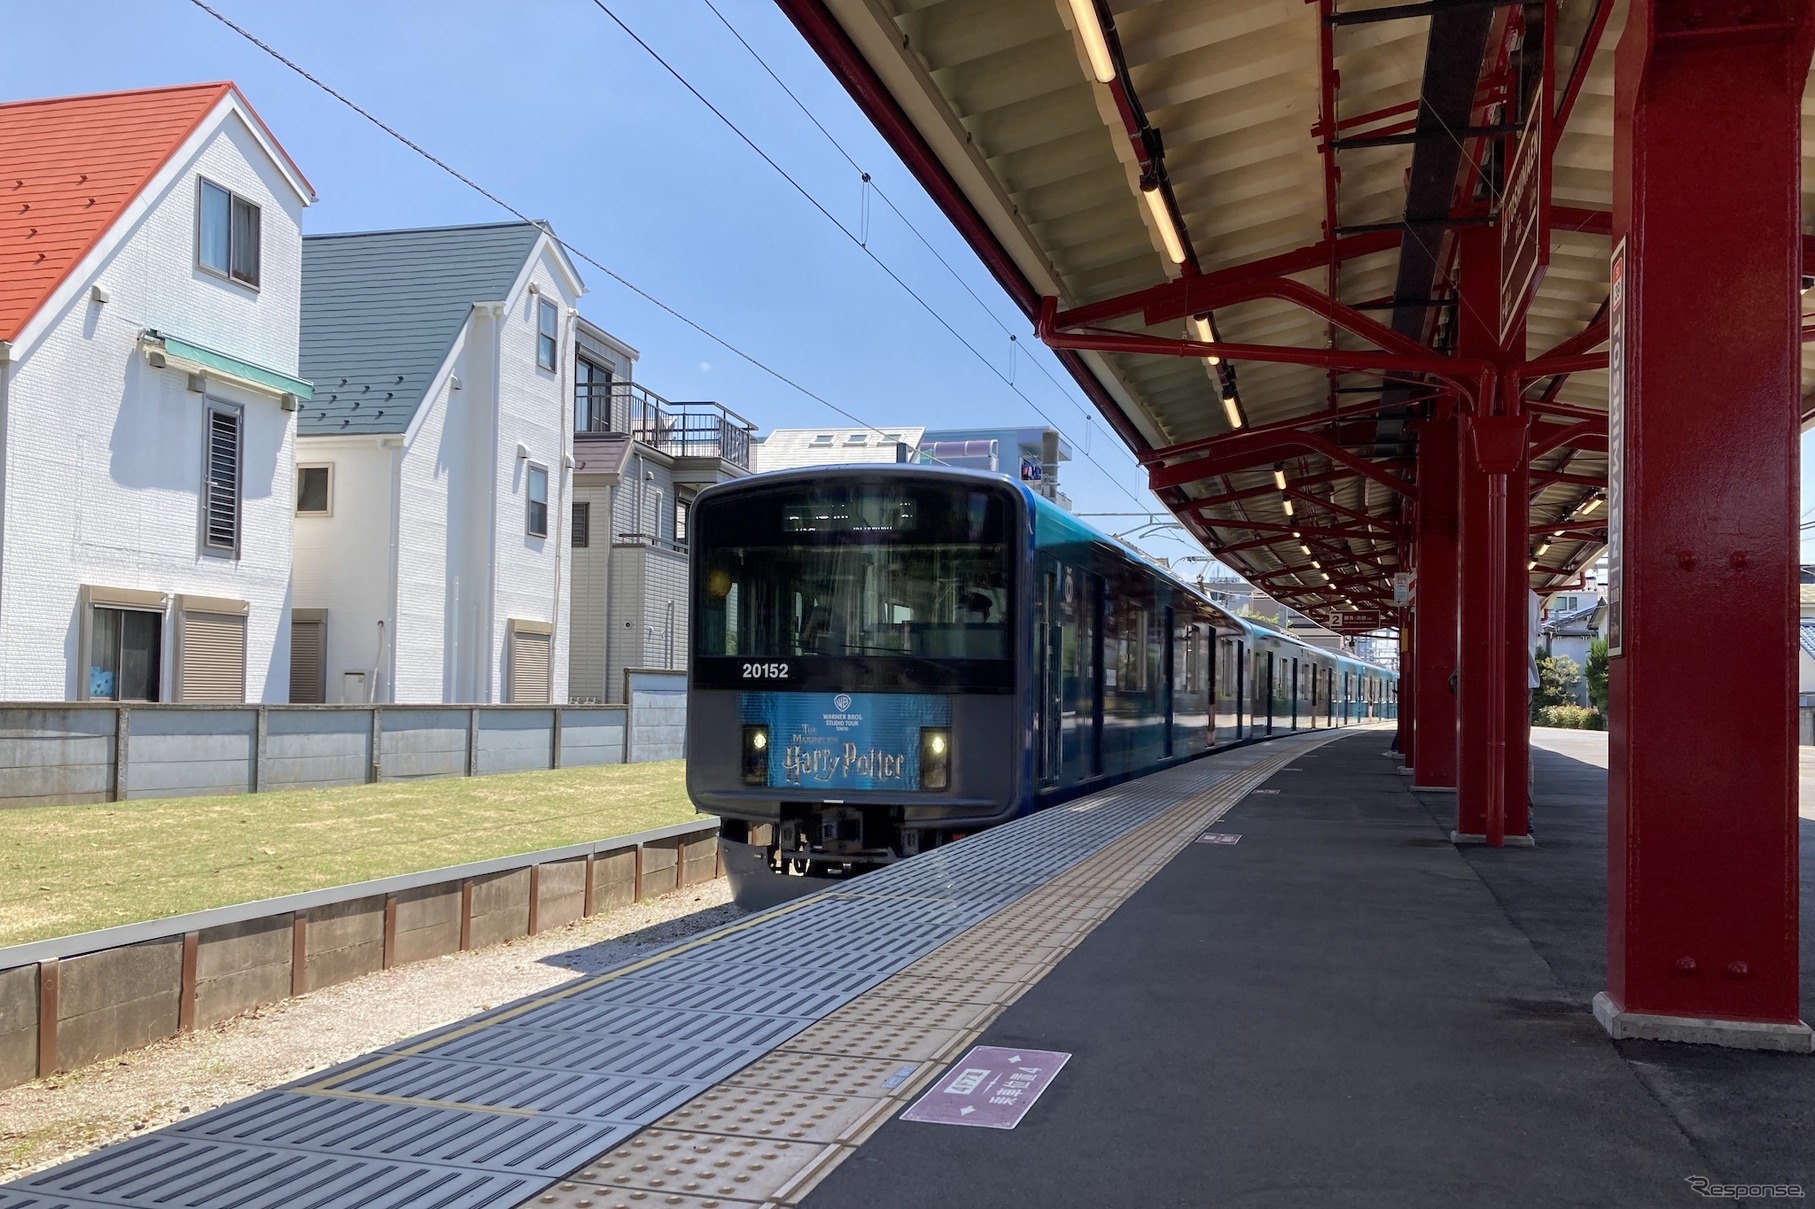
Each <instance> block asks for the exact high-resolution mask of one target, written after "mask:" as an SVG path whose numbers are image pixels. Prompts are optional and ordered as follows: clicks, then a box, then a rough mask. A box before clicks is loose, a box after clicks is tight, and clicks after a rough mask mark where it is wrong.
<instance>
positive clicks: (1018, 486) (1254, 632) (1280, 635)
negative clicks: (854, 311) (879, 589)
mask: <svg viewBox="0 0 1815 1209" xmlns="http://www.w3.org/2000/svg"><path fill="white" fill-rule="evenodd" d="M844 478H871V479H874V478H903V479H921V480H934V481H944V482H950V483H959V482H968V483H971V484H975V485H989V486H995V487H1008V488H1010V489H1011V490H1015V491H1019V492H1020V493H1021V495H1022V497H1023V498H1025V499H1026V500H1027V501H1028V509H1029V511H1030V513H1031V514H1033V515H1035V516H1038V517H1043V518H1044V519H1045V521H1046V522H1047V523H1048V524H1051V525H1054V526H1057V527H1058V528H1059V529H1060V530H1061V531H1062V532H1066V533H1068V534H1069V535H1070V536H1072V537H1074V538H1076V539H1078V540H1080V541H1087V542H1094V543H1096V544H1098V545H1101V546H1104V547H1107V548H1108V549H1110V550H1113V551H1115V552H1116V553H1117V554H1118V555H1120V556H1122V557H1123V558H1126V559H1128V560H1129V561H1130V562H1133V563H1136V564H1138V565H1140V566H1141V567H1142V568H1144V569H1145V570H1147V571H1148V572H1149V573H1151V574H1153V575H1155V576H1157V577H1159V578H1161V579H1164V580H1165V581H1166V582H1167V583H1169V584H1170V585H1172V587H1173V588H1174V589H1176V590H1177V591H1180V592H1183V593H1184V594H1185V595H1187V596H1191V597H1194V598H1195V599H1197V600H1198V601H1200V602H1201V603H1202V604H1203V605H1204V607H1206V608H1209V609H1213V610H1215V611H1216V612H1217V613H1219V614H1221V615H1222V616H1224V617H1226V618H1227V619H1228V620H1229V622H1230V624H1232V625H1234V626H1235V627H1236V628H1238V629H1240V630H1241V631H1242V632H1243V633H1244V634H1246V635H1247V636H1248V637H1250V638H1256V637H1260V636H1263V635H1264V636H1266V637H1270V638H1273V639H1276V640H1278V641H1280V642H1285V643H1289V644H1291V645H1292V646H1296V647H1302V648H1304V649H1305V650H1308V651H1315V652H1317V653H1318V654H1320V655H1327V656H1329V657H1331V658H1333V659H1334V660H1336V661H1337V662H1338V663H1340V664H1343V665H1346V666H1350V667H1355V668H1369V669H1372V670H1373V671H1377V672H1382V673H1385V674H1386V675H1389V676H1396V675H1397V673H1396V672H1393V671H1392V670H1391V669H1388V668H1385V667H1382V666H1381V665H1379V664H1377V663H1373V662H1370V661H1369V660H1366V659H1361V658H1358V657H1357V656H1355V655H1351V654H1348V653H1346V652H1343V651H1339V650H1331V649H1330V648H1328V647H1320V646H1315V645H1313V644H1311V643H1309V642H1306V641H1305V640H1304V639H1302V638H1300V637H1298V636H1297V635H1295V634H1291V633H1289V632H1286V631H1283V630H1275V629H1273V628H1272V627H1270V626H1263V625H1259V624H1257V623H1256V622H1254V621H1253V620H1251V619H1250V618H1246V617H1242V616H1240V615H1238V614H1237V613H1235V612H1233V611H1232V610H1230V609H1229V608H1227V607H1226V606H1224V605H1220V604H1217V603H1216V602H1215V601H1213V600H1211V599H1210V598H1209V597H1208V596H1207V595H1205V594H1204V593H1203V592H1202V591H1201V590H1200V589H1199V588H1198V587H1197V585H1195V584H1193V583H1191V582H1190V581H1188V580H1185V579H1181V578H1179V576H1178V574H1177V573H1176V572H1174V571H1173V570H1172V569H1171V568H1170V567H1168V566H1165V565H1164V564H1162V563H1160V562H1158V561H1157V560H1155V559H1154V557H1153V556H1152V555H1150V554H1148V553H1146V552H1145V551H1143V550H1140V549H1137V548H1136V547H1134V546H1131V545H1129V544H1128V543H1127V542H1125V541H1123V540H1121V539H1120V538H1118V537H1116V536H1114V535H1113V534H1109V533H1104V532H1103V531H1102V530H1101V529H1098V528H1097V527H1096V526H1095V525H1091V524H1089V523H1087V522H1085V521H1083V520H1081V519H1079V518H1078V517H1077V516H1075V515H1074V514H1072V513H1070V512H1067V511H1066V510H1065V509H1063V508H1061V507H1059V506H1058V505H1057V504H1055V503H1053V502H1052V501H1051V500H1049V499H1047V498H1046V497H1045V496H1043V495H1041V494H1040V493H1038V492H1037V491H1034V490H1033V489H1032V488H1030V487H1028V486H1027V484H1025V483H1023V482H1020V481H1019V480H1017V479H1015V478H1012V477H1011V476H1009V475H1005V474H997V473H995V472H993V471H987V470H969V469H964V468H960V467H956V466H938V465H928V464H927V463H924V462H895V463H890V462H867V463H847V464H845V465H831V466H802V467H796V468H793V469H789V470H767V471H763V472H761V473H760V474H753V475H749V476H747V477H745V478H739V479H732V480H730V481H729V482H724V483H717V484H714V485H713V486H711V487H708V488H706V489H705V491H703V492H701V494H702V495H703V494H706V493H707V492H710V493H711V494H713V495H721V494H732V493H735V492H737V491H739V490H744V491H748V490H757V489H761V488H764V487H774V486H787V485H792V484H799V485H806V484H817V483H823V482H825V481H826V480H827V479H834V480H836V479H844Z"/></svg>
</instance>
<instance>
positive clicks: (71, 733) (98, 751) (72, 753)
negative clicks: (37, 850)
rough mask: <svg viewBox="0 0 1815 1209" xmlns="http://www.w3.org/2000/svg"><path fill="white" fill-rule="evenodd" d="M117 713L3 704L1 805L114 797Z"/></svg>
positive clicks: (0, 723) (0, 724)
mask: <svg viewBox="0 0 1815 1209" xmlns="http://www.w3.org/2000/svg"><path fill="white" fill-rule="evenodd" d="M116 713H117V711H115V710H113V709H59V708H40V707H34V706H0V805H6V806H38V805H44V806H49V805H57V804H62V803H80V802H106V801H111V800H112V798H113V777H114V754H115V753H114V732H115V729H116V727H117V723H116V722H115V715H116Z"/></svg>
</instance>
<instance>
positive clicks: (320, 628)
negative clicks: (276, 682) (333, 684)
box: [290, 619, 328, 705]
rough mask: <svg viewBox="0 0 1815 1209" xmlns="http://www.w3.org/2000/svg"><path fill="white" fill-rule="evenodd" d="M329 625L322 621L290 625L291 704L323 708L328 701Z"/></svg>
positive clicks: (295, 621)
mask: <svg viewBox="0 0 1815 1209" xmlns="http://www.w3.org/2000/svg"><path fill="white" fill-rule="evenodd" d="M326 629H327V626H326V625H325V623H323V622H320V621H298V620H295V619H292V620H291V622H290V703H291V704H292V705H320V704H322V703H323V702H325V701H327V699H328V652H327V647H326V643H325V638H326V633H325V631H326Z"/></svg>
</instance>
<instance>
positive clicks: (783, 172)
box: [191, 0, 1141, 504]
mask: <svg viewBox="0 0 1815 1209" xmlns="http://www.w3.org/2000/svg"><path fill="white" fill-rule="evenodd" d="M191 2H192V3H196V4H200V3H201V2H202V0H191ZM592 5H593V7H595V8H597V9H598V10H599V11H600V12H601V13H604V14H605V16H606V17H608V18H609V19H610V20H611V21H612V23H613V24H615V25H616V26H617V27H618V28H619V29H620V30H622V31H623V32H624V34H625V36H627V37H628V38H629V39H630V40H631V41H633V42H635V43H636V44H637V45H638V46H639V47H641V48H642V49H643V51H644V52H645V53H646V54H648V55H649V57H650V58H652V59H654V60H655V61H656V63H657V64H658V65H660V66H661V68H662V70H664V71H666V72H667V73H668V74H669V75H670V76H673V77H674V79H675V81H676V82H677V83H679V84H680V86H681V87H682V88H685V89H686V90H687V91H688V92H689V93H691V94H693V97H694V98H695V99H696V100H698V101H699V103H700V104H702V105H704V106H705V107H706V108H707V109H708V110H710V111H711V112H712V114H713V116H714V117H716V118H718V120H719V121H721V122H723V123H724V124H725V126H726V127H727V128H728V129H729V130H730V131H731V133H733V134H735V135H736V136H737V137H738V138H739V139H740V140H741V141H742V142H743V143H744V145H745V146H747V147H749V148H750V150H752V151H754V152H755V153H756V155H757V157H758V158H760V159H761V160H762V161H763V162H764V163H766V164H768V165H769V166H770V167H771V168H773V169H775V171H776V173H777V174H778V175H779V176H780V177H781V178H782V179H783V180H785V181H786V182H787V183H788V184H789V185H790V186H792V187H793V189H794V191H795V192H796V193H799V194H800V195H801V197H803V198H805V199H806V201H807V204H809V205H810V206H812V207H813V208H814V209H815V210H817V211H819V213H820V214H821V215H823V216H824V217H825V219H826V221H828V222H830V223H831V224H832V225H833V226H834V227H835V228H837V229H838V230H839V231H840V232H841V233H843V235H844V236H845V238H846V239H849V240H850V241H851V242H852V243H853V244H855V245H856V246H857V248H858V249H859V250H861V251H862V252H863V253H864V255H866V256H868V257H869V258H870V259H871V260H872V261H874V262H875V264H876V266H877V267H878V268H880V269H881V270H882V271H883V272H884V273H886V274H887V275H888V276H889V278H890V279H891V280H893V281H894V282H895V284H896V285H898V286H900V287H901V288H902V290H903V291H904V292H905V293H906V294H907V295H908V296H909V297H910V298H912V299H913V300H914V301H915V302H916V303H918V304H919V305H920V307H921V309H922V310H924V311H926V313H927V314H928V315H930V316H932V318H933V320H934V321H935V322H936V323H938V324H939V326H940V327H943V328H944V329H945V330H946V331H947V332H948V333H950V334H951V336H952V338H953V339H954V340H956V341H958V343H960V344H962V345H963V346H964V347H965V348H967V349H969V350H970V352H971V355H972V356H974V357H976V358H977V360H978V361H979V362H981V363H982V364H983V365H984V366H985V367H986V368H987V369H988V370H989V371H990V372H991V373H993V374H995V375H996V377H997V378H999V379H1001V380H1002V383H1003V385H1005V386H1007V387H1008V388H1009V389H1010V390H1012V391H1013V392H1014V393H1015V394H1016V395H1017V396H1019V397H1020V399H1021V401H1022V402H1024V403H1026V404H1027V405H1028V406H1029V407H1031V408H1033V410H1034V412H1035V413H1036V414H1037V415H1039V417H1040V418H1041V419H1042V420H1045V421H1046V422H1047V423H1048V424H1049V425H1051V426H1052V428H1053V430H1054V431H1056V432H1059V433H1061V434H1063V433H1064V429H1062V428H1060V427H1059V423H1058V421H1057V420H1054V419H1053V418H1052V417H1051V416H1050V415H1048V414H1047V413H1046V410H1045V409H1044V408H1042V407H1041V406H1040V405H1039V404H1038V403H1035V402H1034V401H1033V399H1032V398H1031V397H1029V396H1028V394H1027V392H1026V391H1024V390H1022V389H1021V388H1020V387H1019V386H1017V385H1016V384H1015V382H1014V380H1013V379H1012V378H1011V377H1009V376H1008V375H1007V374H1004V373H1003V372H1002V369H1001V367H1000V366H998V365H997V364H996V363H995V362H994V361H992V360H991V359H990V358H989V356H988V355H987V354H985V353H984V352H983V350H982V349H980V348H978V347H977V346H976V345H975V344H973V343H971V342H970V341H969V340H968V339H966V338H965V336H964V335H963V333H961V332H960V331H959V330H958V329H957V328H956V327H955V326H953V325H952V323H951V322H950V321H949V320H948V319H946V317H945V316H944V315H942V314H940V313H939V311H938V310H937V309H936V308H935V307H934V306H933V305H932V304H931V303H930V302H928V301H927V300H926V299H925V298H924V297H923V296H922V295H921V294H920V293H919V291H917V290H915V289H914V287H913V286H911V285H909V284H908V283H907V281H906V280H905V279H904V278H903V277H902V276H901V275H900V274H899V273H897V272H896V271H895V270H894V268H893V267H891V266H890V265H889V263H888V262H887V261H885V260H883V259H882V257H880V256H878V255H877V254H876V252H875V250H874V249H873V248H871V247H869V246H868V245H867V244H866V243H865V242H864V240H862V239H860V238H859V237H858V236H857V235H856V234H855V233H854V232H852V231H851V229H850V228H849V227H847V226H845V224H844V223H842V222H840V221H839V220H838V219H837V218H836V217H835V216H834V215H833V214H832V212H831V211H830V210H828V209H826V207H825V204H824V203H822V202H821V201H820V200H819V199H818V198H817V197H815V196H813V194H812V193H811V192H810V191H809V190H808V189H807V188H806V186H804V185H802V184H801V183H800V182H799V181H798V180H796V179H795V178H794V176H793V175H792V174H790V173H789V172H788V170H787V169H785V168H783V167H782V166H781V165H780V164H779V163H777V162H776V161H775V159H774V157H772V156H771V155H770V154H769V153H768V152H767V151H764V150H763V149H762V147H761V146H759V145H758V144H757V142H756V140H755V139H752V138H751V137H750V136H749V135H748V134H746V133H744V130H743V128H742V127H740V126H739V125H738V124H737V123H736V122H733V121H732V120H731V119H730V118H729V117H728V116H726V114H725V112H724V111H723V110H721V109H720V108H719V107H718V106H717V105H714V104H713V103H712V101H711V100H710V99H709V98H708V97H707V96H706V95H705V94H704V93H703V92H701V91H700V90H699V89H698V88H696V87H695V86H694V84H693V82H692V81H691V80H689V79H688V78H687V77H686V76H684V75H682V74H681V72H680V71H679V70H678V69H677V68H676V67H675V66H674V65H673V64H671V63H669V62H668V60H667V59H665V58H664V57H663V56H662V55H661V53H660V52H658V51H657V50H656V49H655V48H654V47H653V46H651V45H649V43H648V42H646V41H644V40H643V38H642V36H641V35H639V34H638V33H637V32H636V31H635V30H633V29H631V28H630V26H629V25H627V24H626V23H625V21H624V19H623V18H622V17H620V16H618V15H617V13H615V12H613V11H612V10H611V8H610V6H609V5H607V4H606V3H605V2H604V0H592ZM771 74H773V73H771ZM796 103H798V101H797V102H796ZM822 129H823V127H822ZM845 158H846V159H850V155H849V153H845ZM879 195H880V191H879ZM891 208H893V207H892V206H891ZM973 296H974V295H973ZM998 322H1000V321H999V320H998ZM1005 330H1006V329H1005ZM1068 401H1069V400H1068ZM1080 451H1081V452H1082V453H1083V454H1084V457H1085V459H1086V460H1088V461H1089V462H1090V464H1091V465H1093V466H1095V467H1096V468H1097V469H1098V470H1100V471H1101V472H1102V473H1103V474H1104V476H1105V477H1107V478H1108V479H1109V481H1110V482H1111V483H1113V484H1115V486H1116V488H1117V490H1119V491H1121V492H1122V494H1124V495H1126V496H1127V497H1128V498H1129V499H1130V500H1132V501H1133V502H1135V503H1137V504H1138V503H1140V502H1141V499H1140V497H1139V496H1137V495H1135V493H1134V492H1133V491H1130V490H1129V489H1128V487H1127V486H1126V485H1125V484H1123V483H1122V481H1121V480H1120V479H1118V478H1117V477H1116V476H1115V474H1114V473H1113V472H1112V471H1111V470H1110V469H1109V468H1108V467H1107V466H1105V465H1103V464H1102V463H1101V462H1099V461H1097V459H1096V457H1095V455H1094V454H1092V453H1090V451H1089V450H1088V449H1084V448H1082V447H1080Z"/></svg>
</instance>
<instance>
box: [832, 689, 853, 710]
mask: <svg viewBox="0 0 1815 1209" xmlns="http://www.w3.org/2000/svg"><path fill="white" fill-rule="evenodd" d="M832 708H834V709H836V710H837V711H838V712H839V713H841V714H842V713H844V712H846V711H847V710H849V709H850V708H851V694H849V693H840V694H838V695H837V696H836V697H834V698H832Z"/></svg>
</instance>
